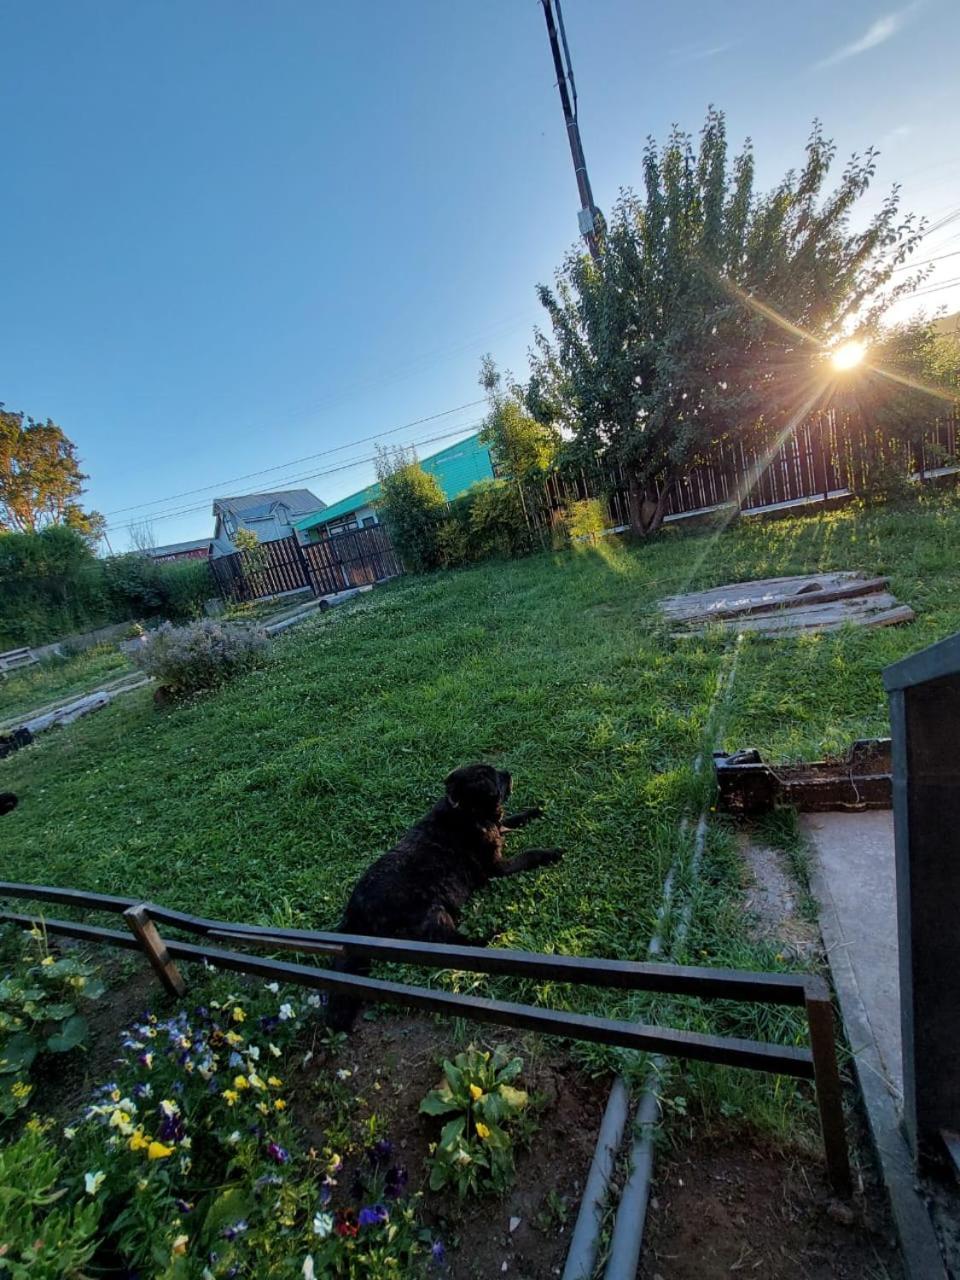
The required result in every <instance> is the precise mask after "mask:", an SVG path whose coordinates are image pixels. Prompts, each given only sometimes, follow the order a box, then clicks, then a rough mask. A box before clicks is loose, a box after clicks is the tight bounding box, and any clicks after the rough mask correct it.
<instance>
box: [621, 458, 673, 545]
mask: <svg viewBox="0 0 960 1280" xmlns="http://www.w3.org/2000/svg"><path fill="white" fill-rule="evenodd" d="M672 488H673V473H672V472H671V471H668V472H667V473H666V475H665V476H664V478H663V486H662V487H661V490H660V493H659V495H658V494H657V493H656V492H655V490H654V488H653V486H652V485H650V484H647V485H643V486H641V484H640V480H639V478H638V476H637V475H636V473H635V472H633V471H631V472H629V473H628V481H627V497H628V501H629V510H630V532H631V534H633V536H634V537H638V538H647V537H649V536H650V535H651V534H654V533H656V532H657V530H658V529H659V528H660V526H661V525H662V524H663V518H664V516H665V515H666V514H667V504H668V502H669V501H670V492H671V490H672Z"/></svg>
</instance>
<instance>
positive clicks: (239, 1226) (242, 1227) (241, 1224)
mask: <svg viewBox="0 0 960 1280" xmlns="http://www.w3.org/2000/svg"><path fill="white" fill-rule="evenodd" d="M249 1225H250V1224H249V1223H248V1222H247V1221H246V1219H245V1218H241V1219H240V1220H239V1221H238V1222H234V1223H232V1224H231V1225H230V1226H229V1227H224V1228H223V1230H222V1231H221V1232H220V1234H221V1235H222V1236H223V1238H224V1240H236V1238H237V1236H242V1235H243V1233H244V1232H245V1231H247V1230H248V1229H249Z"/></svg>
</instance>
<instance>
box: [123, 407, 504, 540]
mask: <svg viewBox="0 0 960 1280" xmlns="http://www.w3.org/2000/svg"><path fill="white" fill-rule="evenodd" d="M483 403H484V401H483V400H482V399H481V400H469V401H467V403H466V404H459V405H457V406H456V408H454V409H444V410H442V412H440V413H431V414H429V415H428V416H427V417H425V418H414V420H413V421H412V422H405V423H403V425H402V426H399V427H390V428H388V429H387V430H385V431H377V432H375V433H374V434H373V435H371V436H362V437H361V438H360V439H359V440H350V441H348V442H347V443H346V444H340V445H337V446H336V447H335V448H333V449H322V450H321V451H320V452H319V453H308V454H305V455H304V456H303V457H302V458H291V459H290V460H289V461H288V462H278V463H277V465H276V466H274V467H264V468H263V469H262V470H260V471H248V472H246V474H245V475H242V476H232V477H231V478H230V479H229V480H218V481H216V482H215V483H214V484H205V485H201V486H200V487H199V488H198V489H184V491H183V492H182V493H172V494H169V495H168V496H167V497H165V498H152V499H151V500H150V501H149V502H135V503H133V505H132V506H129V507H117V508H116V509H115V510H113V511H107V512H106V513H105V514H106V515H107V516H121V515H125V514H126V513H127V512H128V511H142V510H143V508H144V507H156V506H159V505H160V504H161V503H163V502H177V501H179V499H180V498H192V497H193V496H194V494H197V493H206V492H208V490H210V489H223V488H225V487H226V486H227V485H228V484H239V483H240V481H241V480H252V479H253V477H254V476H265V475H269V474H270V473H271V472H274V471H284V470H286V468H287V467H296V466H299V465H300V463H301V462H312V461H313V459H314V458H325V457H327V456H328V455H329V454H331V453H342V451H343V450H344V449H352V448H353V447H354V445H358V444H369V443H370V441H371V440H379V439H381V438H382V437H383V436H391V435H396V433H397V432H398V431H408V430H409V429H410V428H411V427H419V426H422V425H423V423H425V422H435V421H436V420H437V419H438V418H447V417H449V416H450V414H452V413H460V412H461V411H462V410H463V409H474V408H476V406H477V405H478V404H483ZM318 474H323V473H322V472H320V473H318ZM294 478H295V477H293V476H286V477H284V478H283V480H284V483H285V484H286V483H288V482H289V481H290V480H292V479H294ZM146 518H149V519H152V518H153V517H152V516H148V517H146ZM134 523H135V522H134Z"/></svg>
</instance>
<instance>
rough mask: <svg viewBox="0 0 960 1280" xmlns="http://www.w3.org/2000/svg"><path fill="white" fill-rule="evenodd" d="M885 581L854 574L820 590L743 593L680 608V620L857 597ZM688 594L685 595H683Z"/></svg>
mask: <svg viewBox="0 0 960 1280" xmlns="http://www.w3.org/2000/svg"><path fill="white" fill-rule="evenodd" d="M800 581H803V582H805V583H806V584H807V586H808V588H810V587H814V586H817V585H818V584H819V583H820V581H821V579H820V578H816V579H809V580H808V579H800ZM888 585H889V579H888V578H855V579H854V580H853V581H851V582H845V583H840V585H838V586H826V587H824V588H823V589H822V590H809V589H808V590H805V591H803V592H802V593H798V592H796V591H786V590H783V591H778V590H773V591H771V592H770V593H769V594H767V593H763V595H762V596H761V597H760V598H759V599H756V598H754V597H751V596H747V597H746V598H745V599H744V598H741V599H740V600H737V601H735V602H734V603H733V604H730V605H726V604H723V603H720V606H719V607H717V606H716V605H710V606H709V607H708V608H706V609H702V610H700V611H699V612H695V613H686V612H683V613H681V614H680V615H679V616H680V617H681V618H682V619H683V621H686V622H690V623H693V622H716V621H724V620H727V619H731V618H742V617H746V616H748V615H751V614H761V613H771V612H773V611H774V610H776V609H805V608H808V607H810V606H812V605H824V604H829V603H834V602H837V601H841V600H847V599H858V600H859V599H862V598H864V597H867V596H871V595H878V596H880V595H881V593H882V592H883V590H884V588H885V587H887V586H888ZM690 598H691V597H686V599H690ZM884 598H885V599H886V600H888V601H892V600H893V597H892V596H889V595H887V596H886V597H884ZM680 599H684V597H680ZM664 612H668V614H669V616H674V617H676V616H678V614H677V613H676V612H672V611H668V610H664Z"/></svg>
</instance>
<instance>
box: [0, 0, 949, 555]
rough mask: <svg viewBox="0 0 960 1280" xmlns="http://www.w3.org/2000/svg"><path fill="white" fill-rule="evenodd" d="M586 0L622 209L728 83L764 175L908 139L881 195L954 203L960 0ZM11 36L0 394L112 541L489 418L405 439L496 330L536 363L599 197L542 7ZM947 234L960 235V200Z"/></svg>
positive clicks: (591, 68) (170, 533)
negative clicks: (674, 137)
mask: <svg viewBox="0 0 960 1280" xmlns="http://www.w3.org/2000/svg"><path fill="white" fill-rule="evenodd" d="M564 16H565V18H566V24H567V33H568V37H569V40H570V44H571V52H572V55H573V59H574V67H575V71H576V76H577V86H578V89H579V94H580V115H581V127H582V130H583V139H584V145H585V149H586V154H587V160H588V164H589V167H590V171H591V177H592V181H593V187H594V195H595V197H596V200H597V203H598V204H599V205H600V207H601V208H604V207H608V206H609V205H610V203H611V202H612V201H613V199H614V198H615V195H616V192H617V190H618V188H619V187H620V186H621V185H628V184H630V183H632V182H636V181H637V180H638V179H639V161H640V155H641V150H642V146H643V142H644V139H645V137H646V136H647V135H648V134H650V133H652V134H654V135H655V136H656V137H658V138H662V137H663V136H664V134H665V132H666V131H667V129H668V128H669V126H670V125H671V123H673V122H674V121H676V122H678V123H680V124H681V125H683V126H684V127H686V128H689V129H691V130H693V131H696V130H697V129H698V128H699V126H700V124H701V123H702V120H703V116H704V113H705V111H706V108H707V105H708V104H709V103H711V102H712V103H715V104H716V105H717V106H719V107H721V108H722V109H724V110H725V111H726V112H727V115H728V124H729V131H730V135H731V139H732V140H734V141H739V140H740V139H741V138H742V137H744V136H746V135H748V134H749V135H750V136H751V137H752V138H753V140H754V144H755V147H756V153H757V160H758V176H759V180H760V182H761V184H762V185H769V184H772V183H773V182H774V181H775V180H776V179H777V178H778V177H779V176H780V175H781V174H782V173H783V171H784V170H785V169H787V168H788V167H790V166H792V165H796V164H798V163H799V162H800V161H801V160H802V148H803V144H804V141H805V139H806V136H807V134H808V131H809V126H810V122H811V119H812V118H813V117H814V116H819V117H820V118H821V119H822V120H823V121H824V124H825V127H826V129H827V132H828V133H830V134H832V135H833V136H834V137H835V138H836V140H837V143H838V146H839V153H840V159H841V160H842V159H843V158H845V157H846V156H847V155H848V154H849V153H850V152H852V151H853V150H857V149H859V150H862V149H863V148H864V147H866V146H867V145H868V144H870V143H875V144H877V145H879V146H880V147H881V150H882V156H881V161H880V171H879V176H878V182H877V185H876V188H875V192H874V193H871V199H872V200H873V201H874V202H876V201H879V199H880V198H881V196H882V194H883V192H884V191H885V190H886V189H887V187H888V185H889V184H890V183H892V182H893V181H899V182H901V183H902V185H903V192H904V205H905V207H907V208H912V209H915V210H916V211H917V212H919V213H923V214H926V215H928V216H929V217H931V218H935V217H937V216H940V215H944V214H947V213H949V212H950V211H951V210H953V209H956V208H958V207H960V141H958V133H957V121H958V119H960V78H958V77H957V75H956V50H957V48H958V47H960V5H958V4H957V3H956V2H955V0H921V2H920V3H915V4H909V5H905V6H901V7H899V8H897V7H884V5H883V4H880V5H877V4H873V3H867V2H865V0H848V3H847V4H845V5H842V6H838V5H836V4H835V3H834V2H833V0H829V2H828V0H808V2H807V3H806V4H804V5H803V6H800V5H795V4H786V3H783V2H782V0H774V2H773V3H771V2H770V0H725V2H724V3H723V4H717V3H716V2H715V0H711V2H707V0H679V2H678V3H674V4H671V5H642V4H640V3H639V0H565V3H564ZM0 48H2V49H3V53H4V57H3V64H4V65H3V76H2V78H0V111H2V118H3V120H4V132H5V139H4V163H3V176H4V196H3V201H2V212H0V279H2V282H3V303H4V305H3V308H2V318H0V399H2V400H3V401H5V402H6V405H7V407H8V408H13V409H23V410H24V411H26V412H27V413H29V414H31V415H33V416H34V417H43V418H45V417H47V416H49V417H52V418H53V419H54V420H56V421H57V422H59V423H60V425H61V426H63V428H64V429H65V430H66V432H67V434H68V435H69V436H70V437H71V438H72V439H73V440H75V442H76V443H77V446H78V448H79V451H80V454H81V457H82V459H83V464H84V469H85V470H86V471H88V472H89V473H90V482H89V489H88V494H87V497H86V499H85V501H86V502H87V503H88V504H90V505H92V506H95V507H97V508H98V509H100V510H102V511H104V512H107V513H108V514H109V523H110V526H111V542H112V545H113V546H114V548H115V549H120V548H123V547H125V546H126V545H127V543H128V537H129V531H128V530H127V528H126V527H125V526H126V524H127V522H129V521H130V520H132V519H140V518H142V517H152V525H153V531H154V533H155V536H156V540H157V541H158V542H170V541H176V540H180V539H186V538H191V537H202V536H204V535H205V534H207V533H208V532H210V530H211V524H212V522H211V519H210V515H209V510H210V501H211V499H212V497H213V496H214V495H215V494H217V493H242V492H247V491H249V490H251V489H267V488H282V487H284V486H285V485H287V484H288V483H289V484H295V485H298V486H299V485H306V486H308V487H310V488H312V489H313V491H314V492H315V493H317V494H318V495H319V496H320V497H322V498H324V499H325V500H327V501H333V500H335V499H337V498H338V497H340V496H342V495H344V494H346V493H348V492H350V491H352V490H354V489H356V488H359V487H360V486H361V485H362V484H365V483H367V482H368V480H369V479H370V478H371V474H372V466H371V464H370V462H369V461H363V459H366V458H369V456H370V455H371V454H372V452H373V449H372V445H371V444H370V443H366V444H360V443H355V442H357V441H359V440H360V439H361V438H363V437H371V436H374V435H376V434H378V433H385V432H387V431H392V434H391V435H389V436H386V437H385V438H386V439H389V440H393V441H398V442H401V441H411V440H421V441H423V440H426V439H427V438H428V437H431V436H439V435H442V434H445V433H448V432H451V431H455V430H456V429H457V428H461V429H462V428H465V427H467V426H469V425H470V424H471V423H473V422H474V421H475V420H476V419H477V417H478V415H479V413H480V412H481V408H480V407H479V406H478V407H472V408H466V409H463V410H461V411H460V412H459V413H454V414H448V415H447V416H445V417H442V418H438V419H436V420H434V421H433V422H428V423H421V424H419V425H416V426H411V427H408V428H406V429H405V430H400V431H396V430H394V429H395V428H398V427H403V426H404V424H406V423H412V422H414V420H416V419H422V418H425V417H428V416H430V415H434V414H438V413H442V412H443V411H445V410H447V409H450V408H452V407H455V406H458V405H465V404H468V403H469V402H470V401H474V400H476V399H478V397H479V395H480V392H479V389H478V387H477V381H476V375H477V366H478V363H479V359H480V356H481V354H482V353H483V352H484V351H488V350H489V351H491V352H492V353H493V354H494V356H495V358H496V359H497V360H498V362H499V363H501V364H503V365H507V366H512V367H513V368H515V369H517V370H518V371H522V370H523V367H524V361H525V352H526V348H527V345H528V342H529V339H530V333H531V330H532V326H533V324H534V323H535V322H536V321H537V319H538V307H537V302H536V298H535V294H534V287H535V285H536V284H537V282H538V281H541V280H548V279H549V278H550V276H551V274H552V272H553V270H554V268H555V267H556V265H557V264H558V263H559V261H560V260H561V258H562V256H563V254H564V251H565V250H566V248H567V247H568V246H569V245H570V244H571V243H572V242H573V240H574V239H575V237H576V209H577V199H576V189H575V185H574V179H573V174H572V170H571V165H570V159H569V154H568V151H567V144H566V138H565V133H564V129H563V122H562V118H561V115H560V107H559V102H558V98H557V93H556V89H555V87H554V81H553V70H552V65H551V62H550V57H549V50H548V46H547V41H546V34H545V30H544V23H543V16H542V12H541V10H540V7H539V5H538V4H536V3H535V0H484V3H481V4H469V3H467V0H406V2H405V3H397V2H396V0H391V2H389V3H388V2H387V0H369V2H368V3H366V4H364V5H353V4H333V3H329V2H328V3H325V4H319V3H317V0H275V2H270V3H268V2H267V0H259V2H258V3H253V2H251V0H65V2H57V0H45V2H44V3H42V4H27V3H8V4H6V5H4V6H3V7H2V9H0ZM927 247H929V249H930V251H931V253H937V254H939V253H944V254H947V253H950V252H952V251H954V250H958V249H960V220H958V221H957V222H955V223H953V224H948V225H947V226H945V227H944V228H943V229H942V231H939V232H936V233H934V234H933V235H931V237H930V238H929V241H928V242H927ZM924 256H928V255H926V254H925V255H924ZM954 262H956V263H958V264H960V257H957V258H947V259H946V260H945V261H943V262H938V263H937V264H936V276H935V277H934V280H933V281H932V283H939V282H941V281H944V280H950V279H953V278H955V277H960V265H958V266H954V265H953V263H954ZM924 302H925V303H927V304H928V305H931V306H934V305H938V304H941V303H945V304H947V305H948V306H949V307H950V309H951V310H955V309H957V307H958V306H960V288H954V287H950V288H946V289H944V290H942V291H941V292H938V293H936V294H932V295H928V296H927V297H926V298H925V299H924ZM445 443H447V440H438V441H436V443H435V444H434V445H429V444H424V445H422V446H421V452H422V453H428V452H430V451H431V449H432V448H440V447H443V445H444V444H445ZM331 451H334V452H331ZM308 455H321V456H316V457H313V456H311V457H310V458H309V460H308V461H305V462H299V463H297V464H296V465H290V466H285V465H283V466H281V465H280V464H286V463H288V462H291V461H292V460H294V459H300V458H305V457H308ZM333 467H338V468H340V469H339V470H336V471H331V470H330V469H331V468H333ZM263 468H276V469H275V470H273V471H272V472H270V473H268V474H266V475H263V476H251V477H250V478H249V479H240V477H244V476H246V475H248V473H252V472H257V471H260V470H261V469H263ZM322 471H327V472H329V473H328V474H325V475H316V476H314V475H313V474H312V473H315V472H322ZM193 490H200V491H201V492H199V493H189V494H188V496H186V497H183V498H180V497H177V496H176V495H180V494H183V493H185V492H186V491H193ZM156 500H160V501H156ZM147 503H150V504H152V505H150V506H142V505H140V504H147ZM130 508H133V509H130ZM172 512H173V513H179V514H175V515H172V516H171V515H170V513H172Z"/></svg>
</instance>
